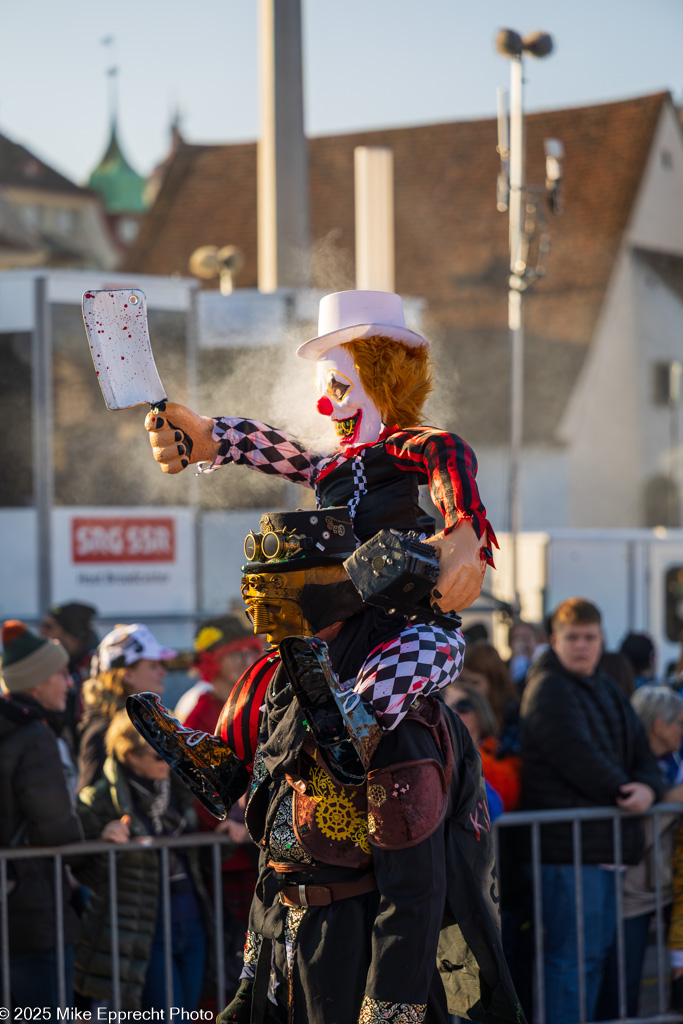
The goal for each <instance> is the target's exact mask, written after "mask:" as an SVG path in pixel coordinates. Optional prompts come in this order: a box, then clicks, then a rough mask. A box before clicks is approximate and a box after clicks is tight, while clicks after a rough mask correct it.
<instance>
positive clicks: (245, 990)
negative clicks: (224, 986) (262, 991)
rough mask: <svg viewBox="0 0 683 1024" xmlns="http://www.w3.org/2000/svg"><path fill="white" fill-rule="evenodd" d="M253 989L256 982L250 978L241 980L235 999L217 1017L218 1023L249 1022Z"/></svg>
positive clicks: (243, 1023) (234, 1023) (236, 1023)
mask: <svg viewBox="0 0 683 1024" xmlns="http://www.w3.org/2000/svg"><path fill="white" fill-rule="evenodd" d="M253 989H254V982H253V981H251V980H250V979H249V978H245V979H244V981H241V982H240V987H239V988H238V989H237V993H236V995H235V998H234V999H233V1001H232V1002H231V1003H229V1004H228V1005H227V1006H226V1007H225V1009H224V1010H222V1011H221V1012H220V1013H219V1014H218V1016H217V1017H216V1024H249V1021H250V1020H251V994H252V992H253Z"/></svg>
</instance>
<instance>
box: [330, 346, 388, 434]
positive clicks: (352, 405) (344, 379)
mask: <svg viewBox="0 0 683 1024" xmlns="http://www.w3.org/2000/svg"><path fill="white" fill-rule="evenodd" d="M317 369H318V374H317V379H316V387H317V389H318V392H319V394H320V396H321V397H320V398H319V399H318V412H320V413H322V415H323V416H331V417H332V423H333V424H334V429H335V430H336V432H337V437H338V439H339V443H340V445H341V446H342V448H350V447H353V446H354V445H359V444H374V442H375V441H376V440H377V439H378V437H379V435H380V433H381V431H382V417H381V415H380V412H379V409H378V408H377V406H376V405H375V404H374V402H373V401H372V399H371V398H370V397H369V396H368V394H367V392H366V391H365V389H364V388H363V385H362V384H361V382H360V377H359V375H358V370H357V369H356V367H355V365H354V362H353V357H352V356H351V353H350V352H349V351H348V349H345V348H342V347H341V346H337V347H336V348H331V349H330V350H329V351H328V352H325V353H324V355H322V356H321V357H320V359H318V361H317Z"/></svg>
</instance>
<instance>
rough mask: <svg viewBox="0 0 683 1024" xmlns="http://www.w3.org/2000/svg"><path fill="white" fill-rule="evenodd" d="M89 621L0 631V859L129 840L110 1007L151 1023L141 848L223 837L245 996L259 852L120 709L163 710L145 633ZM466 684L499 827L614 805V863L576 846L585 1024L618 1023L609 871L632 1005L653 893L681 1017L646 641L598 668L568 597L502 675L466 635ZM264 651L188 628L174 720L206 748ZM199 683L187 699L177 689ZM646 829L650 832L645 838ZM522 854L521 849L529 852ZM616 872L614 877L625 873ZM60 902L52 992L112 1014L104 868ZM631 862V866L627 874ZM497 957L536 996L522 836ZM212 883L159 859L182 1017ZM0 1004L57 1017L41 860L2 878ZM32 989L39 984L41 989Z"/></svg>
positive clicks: (204, 951)
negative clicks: (147, 698) (191, 672)
mask: <svg viewBox="0 0 683 1024" xmlns="http://www.w3.org/2000/svg"><path fill="white" fill-rule="evenodd" d="M94 615H95V609H93V608H90V607H89V606H87V605H81V604H76V603H72V604H68V605H63V606H55V607H54V608H52V609H50V612H49V613H48V614H46V616H45V618H44V621H43V623H42V625H41V627H40V634H41V635H38V634H36V633H33V632H32V631H31V630H29V629H27V628H26V626H25V625H24V624H23V623H20V622H18V621H11V622H7V623H5V626H4V627H3V631H2V645H3V663H2V685H3V689H4V691H5V693H4V697H3V699H0V807H1V809H2V814H1V815H0V846H4V847H15V846H16V847H18V846H22V845H26V846H61V845H64V844H67V843H77V842H80V841H81V840H83V839H100V840H104V841H107V842H111V843H112V844H124V843H126V844H131V842H135V841H136V840H137V841H139V842H138V844H137V846H130V845H129V846H128V847H127V848H126V850H125V851H122V852H121V853H120V854H119V856H118V858H117V886H118V889H117V895H118V899H117V906H118V935H119V977H120V986H121V987H120V991H121V1001H122V1008H124V1009H151V1008H161V1007H163V1006H164V1005H165V999H166V990H165V972H164V948H163V937H164V919H163V913H162V908H161V900H160V882H159V879H160V860H159V854H158V852H157V851H154V850H150V849H148V848H146V846H145V843H144V840H145V839H146V838H147V837H149V836H176V835H181V834H184V833H187V832H192V831H204V832H206V831H217V832H218V833H219V834H221V835H223V836H224V837H226V838H227V839H228V840H229V843H228V845H227V846H226V847H225V850H224V853H223V860H222V864H221V869H222V870H221V884H222V888H223V892H222V897H223V898H222V905H223V908H224V920H223V922H222V929H223V934H224V937H225V951H226V960H225V965H224V967H225V976H226V978H227V980H228V983H229V984H233V983H234V984H235V985H236V984H237V977H238V972H239V966H240V956H241V946H242V943H243V936H244V931H245V929H246V924H247V914H248V907H249V902H250V898H251V892H252V890H253V886H254V882H255V877H256V875H255V850H254V848H253V845H252V844H251V841H250V840H249V837H248V834H247V832H246V829H245V826H244V807H243V806H236V807H235V808H233V810H232V811H231V812H230V815H229V817H228V818H227V819H226V820H225V821H224V822H218V821H217V820H216V819H215V818H213V817H212V816H211V815H210V814H209V813H208V811H206V809H205V808H204V807H202V806H201V805H200V804H199V803H197V802H195V801H194V800H193V799H192V798H191V796H190V794H189V793H188V791H187V790H186V789H185V788H184V787H183V785H182V784H181V783H179V782H177V781H176V780H175V779H174V778H173V777H172V776H170V773H169V769H168V766H167V765H166V763H165V762H164V761H163V760H162V759H161V758H159V757H158V756H157V754H156V753H155V752H154V751H153V750H152V749H151V748H150V747H149V746H148V745H147V744H146V743H145V741H144V740H143V739H142V737H141V736H140V735H139V734H138V733H137V732H136V731H135V729H134V728H133V727H132V725H131V723H130V721H129V720H128V718H127V716H126V714H125V711H124V710H123V709H124V706H125V700H126V697H127V696H128V695H129V694H132V693H139V692H142V691H152V692H154V693H158V694H159V695H163V692H164V677H165V674H166V665H167V664H168V663H169V661H171V660H172V659H174V658H175V657H176V655H177V652H176V651H174V650H172V649H171V648H169V647H166V646H164V645H163V644H161V643H160V642H159V641H158V640H157V638H156V637H154V635H153V634H152V633H151V632H150V630H149V629H148V628H147V627H146V626H144V625H143V624H140V623H134V624H130V625H126V626H117V627H116V628H115V629H113V630H111V631H110V632H109V633H108V634H107V635H106V636H105V637H104V638H103V639H102V640H101V641H100V642H99V643H98V642H97V637H96V635H95V633H94V632H93V629H92V619H93V617H94ZM469 633H470V635H469V637H468V645H467V649H466V653H465V659H464V668H463V671H462V674H461V675H460V677H459V678H458V680H457V682H456V683H453V684H451V685H450V686H448V687H446V689H445V690H444V691H443V692H442V697H443V699H444V701H445V702H446V704H447V705H449V707H450V708H452V709H453V711H454V712H455V713H456V714H458V715H459V716H460V717H461V719H462V721H463V723H464V724H465V726H466V727H467V729H468V731H469V732H470V734H471V736H472V738H473V740H474V741H475V743H476V745H477V747H478V749H479V752H480V754H481V759H482V766H483V771H484V776H485V780H486V787H487V793H488V799H489V809H490V813H491V817H492V819H495V818H496V817H499V816H500V815H501V814H510V813H513V812H515V811H518V810H521V811H525V812H526V811H541V810H558V809H561V810H566V809H574V808H582V807H586V808H590V807H603V808H604V807H618V808H620V809H621V810H622V812H623V817H622V827H621V849H620V853H619V858H617V856H616V852H615V848H614V831H613V824H612V821H611V820H603V821H586V822H584V823H583V825H582V828H581V868H580V873H581V883H582V905H583V915H584V920H583V935H584V964H583V968H584V979H585V1010H586V1019H587V1020H609V1019H614V1018H615V1017H617V1016H618V1015H619V1009H620V1007H619V988H620V985H619V980H618V973H619V972H618V969H617V968H618V959H619V958H618V955H617V951H618V946H617V901H616V886H615V873H617V874H619V873H621V872H623V918H624V921H623V936H624V944H623V945H624V950H623V954H624V957H625V963H626V1009H627V1012H628V1015H629V1016H636V1015H637V1013H638V1001H639V992H640V982H641V976H642V972H643V963H644V957H645V951H646V946H647V942H648V936H649V935H650V934H651V930H652V927H653V920H654V918H655V906H656V894H655V889H656V886H655V879H657V880H658V881H657V888H658V891H659V892H660V893H661V904H662V906H663V908H664V912H665V917H666V920H667V923H668V922H669V920H670V921H671V930H670V946H671V950H672V952H671V976H672V993H673V1000H674V1005H675V1006H677V1007H678V1008H679V1009H680V1007H681V1004H683V828H681V827H679V825H680V816H679V815H678V814H676V813H667V814H661V815H659V816H658V817H657V818H656V819H652V818H645V819H643V818H642V817H641V816H642V814H643V812H645V811H647V810H648V808H649V807H650V806H651V805H652V804H653V803H655V802H656V801H662V800H666V801H670V802H679V801H682V802H683V772H682V771H681V746H682V743H683V697H681V696H680V695H679V693H678V692H677V690H678V686H677V675H676V673H677V671H678V669H677V668H674V667H673V666H672V669H671V672H670V673H669V676H668V678H665V679H664V680H663V681H661V682H658V680H657V678H656V658H655V651H654V646H653V644H652V641H651V640H650V638H649V637H647V636H644V635H639V634H629V635H628V636H627V637H626V638H625V639H624V641H623V643H622V646H621V649H620V650H619V651H615V652H606V651H605V650H604V641H603V635H602V627H601V616H600V612H599V610H598V609H597V608H596V607H595V605H593V604H592V603H591V602H590V601H588V600H584V599H579V598H575V599H571V600H568V601H565V602H563V603H562V604H561V605H560V606H559V607H558V609H556V611H555V613H554V615H553V617H552V620H551V621H549V623H548V624H547V625H546V626H545V628H543V627H541V626H537V625H533V624H530V623H527V622H522V621H517V622H514V623H513V624H512V625H511V626H510V627H509V632H508V638H507V639H508V645H507V651H506V652H505V653H506V658H504V657H502V656H501V654H500V653H499V651H498V650H497V649H496V647H495V646H494V645H493V644H492V643H491V642H490V641H489V637H488V635H487V633H486V630H485V629H484V628H483V627H482V626H481V625H477V626H475V627H474V628H473V629H470V631H469ZM261 650H262V645H261V641H260V639H259V638H256V637H254V636H253V634H252V633H251V632H250V630H249V629H248V628H247V627H246V625H245V624H244V623H243V622H242V621H241V619H240V618H238V617H237V616H234V615H223V616H218V617H216V618H213V619H210V620H208V621H206V622H203V623H201V625H200V626H199V628H198V631H197V635H196V638H195V643H194V652H193V658H192V662H193V666H194V669H195V677H194V681H192V680H190V679H188V688H187V689H186V692H185V693H184V694H183V696H182V697H181V699H180V701H179V702H178V704H177V710H176V713H177V716H178V718H179V719H180V720H181V721H183V722H184V723H185V725H186V726H188V727H190V728H193V729H198V730H200V731H205V732H213V730H214V728H215V727H216V723H217V721H218V718H219V715H220V712H221V710H222V707H223V704H224V702H225V700H226V698H227V696H228V694H229V693H230V690H231V688H232V687H233V686H234V684H235V682H236V681H237V679H238V678H239V677H240V675H241V674H242V673H243V672H244V670H245V669H246V668H247V667H248V666H249V665H250V664H251V663H252V662H253V660H254V659H255V658H256V657H257V656H258V654H259V652H260V651H261ZM190 683H191V685H189V684H190ZM655 830H656V832H657V835H655ZM525 837H526V838H525ZM574 857H575V842H574V839H573V834H572V828H571V824H566V823H555V824H548V825H544V827H543V828H542V830H541V862H542V863H541V893H542V910H543V946H544V991H545V1013H546V1019H547V1020H548V1021H552V1022H553V1024H563V1022H564V1021H567V1022H570V1021H575V1020H577V1019H579V1017H578V1013H579V1005H578V999H579V977H578V974H579V969H580V965H579V962H578V959H577V913H576V900H577V892H576V889H575V881H576V873H575V867H574ZM618 859H619V864H617V863H616V862H617V860H618ZM67 861H68V863H67V865H66V866H65V868H64V879H63V887H64V894H65V898H64V900H63V903H62V906H61V913H62V915H63V922H62V926H63V929H64V940H65V956H64V968H65V978H64V985H65V989H66V993H67V1003H68V1005H73V1004H74V1000H75V1002H76V1005H78V1006H79V1007H80V1008H81V1009H84V1008H90V1007H92V1006H96V1005H101V1004H103V1005H109V1004H111V1002H112V999H113V992H112V960H111V958H112V950H111V941H110V935H111V921H110V912H111V907H110V894H109V874H108V858H107V856H106V855H103V854H100V855H90V856H87V857H82V856H81V857H79V856H75V857H72V858H67ZM622 865H623V867H622ZM499 869H500V875H501V880H502V886H501V888H502V922H503V939H504V944H505V945H506V952H507V953H508V959H509V962H510V966H511V968H512V970H513V975H514V977H515V982H516V985H517V988H518V992H519V994H520V997H521V998H522V1003H523V1005H524V1009H525V1011H526V1013H527V1016H528V1017H529V1019H531V1017H532V1012H533V1011H532V1005H531V1003H532V998H533V991H534V983H533V982H534V979H533V956H532V943H531V938H532V935H531V928H530V924H531V922H532V920H533V913H532V903H531V892H532V889H531V884H530V880H531V856H530V846H529V843H528V829H526V830H524V829H522V828H521V827H519V828H515V829H513V828H503V829H501V832H500V862H499ZM212 884H213V873H212V870H211V865H210V864H209V863H208V862H207V863H204V861H203V859H202V857H201V855H200V854H199V853H198V852H197V851H193V850H189V849H188V850H185V849H183V850H178V851H175V852H173V853H172V854H171V869H170V913H171V924H172V927H171V935H172V950H171V963H172V969H173V979H172V984H173V993H174V1001H175V1005H177V1006H181V1007H184V1008H185V1009H187V1010H194V1009H196V1008H197V1006H199V1005H200V1001H202V1000H203V1001H202V1002H201V1005H203V1006H204V1005H210V1004H209V1003H207V1001H206V1000H207V994H206V993H207V985H206V982H207V978H208V975H209V972H208V971H207V962H208V949H209V946H210V939H209V937H210V935H211V929H212V927H213V923H212V920H211V907H212V895H213V894H212V891H211V888H212ZM7 892H8V910H9V937H10V950H9V963H10V978H11V994H12V999H13V1001H14V1003H15V1004H16V1005H22V1006H37V1005H40V1006H50V1007H56V1006H57V1001H58V985H57V957H56V949H55V942H56V940H55V935H56V930H55V926H56V924H57V923H58V922H57V915H58V913H59V912H60V911H59V901H57V900H56V898H55V896H56V894H55V881H54V873H53V866H52V862H51V861H50V860H48V859H35V860H33V859H30V860H21V861H16V862H14V861H13V862H10V863H9V866H8V871H7ZM37 977H39V978H40V979H41V980H40V984H37V982H36V978H37Z"/></svg>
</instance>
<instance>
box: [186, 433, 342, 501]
mask: <svg viewBox="0 0 683 1024" xmlns="http://www.w3.org/2000/svg"><path fill="white" fill-rule="evenodd" d="M213 422H214V428H213V434H212V436H213V439H214V441H219V442H220V448H219V450H218V455H217V456H216V458H215V459H214V461H213V462H212V463H211V465H210V466H206V467H205V468H204V469H203V470H202V471H203V472H205V473H207V472H209V473H210V472H212V471H213V470H214V469H218V467H219V466H225V465H226V464H227V463H230V462H232V463H234V464H235V465H236V466H249V467H250V468H251V469H257V470H259V472H261V473H270V474H276V475H278V476H284V477H286V478H287V479H288V480H291V481H292V482H293V483H297V484H303V485H304V486H305V487H313V486H314V483H315V476H316V470H317V468H318V465H319V463H321V462H322V461H323V458H324V457H323V456H322V455H321V454H320V453H318V452H310V451H308V450H307V449H306V447H305V445H303V444H302V443H301V442H300V441H297V439H296V438H295V437H292V436H291V435H290V434H286V433H285V432H284V430H277V429H276V428H275V427H269V426H268V424H267V423H259V422H258V420H247V419H240V418H238V417H231V416H221V417H219V418H218V419H214V421H213Z"/></svg>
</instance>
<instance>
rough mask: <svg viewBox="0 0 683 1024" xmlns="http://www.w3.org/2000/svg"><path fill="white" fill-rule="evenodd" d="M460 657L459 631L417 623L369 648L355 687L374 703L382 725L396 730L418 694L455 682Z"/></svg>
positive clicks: (463, 643) (365, 698)
mask: <svg viewBox="0 0 683 1024" xmlns="http://www.w3.org/2000/svg"><path fill="white" fill-rule="evenodd" d="M464 655H465V640H464V638H463V635H462V633H461V632H460V630H459V629H456V630H453V631H452V632H451V631H446V630H445V629H441V627H440V626H428V625H426V624H425V623H417V624H416V625H413V626H408V627H407V628H406V629H404V630H403V632H402V633H401V634H400V635H399V636H397V637H396V638H395V639H394V640H388V641H387V642H386V643H384V644H380V645H379V647H375V649H374V650H373V651H371V652H370V654H369V655H368V657H367V658H366V660H365V662H364V663H363V665H362V667H361V669H360V671H359V673H358V676H357V677H356V682H355V684H354V686H353V689H354V690H355V692H356V693H359V694H360V695H361V696H362V697H363V699H364V700H366V701H368V702H369V703H370V704H372V706H373V708H374V710H375V714H376V715H377V720H378V721H379V723H380V725H381V726H382V728H383V729H394V728H395V727H396V726H397V725H398V723H399V722H400V721H401V719H402V718H403V717H404V715H405V714H406V713H407V712H408V711H409V710H410V705H411V704H412V703H413V701H414V700H415V697H416V696H417V695H418V694H419V693H424V694H428V693H434V691H435V690H440V689H442V687H444V686H448V684H449V683H454V682H455V680H456V679H457V677H458V676H459V675H460V672H461V671H462V662H463V657H464Z"/></svg>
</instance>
